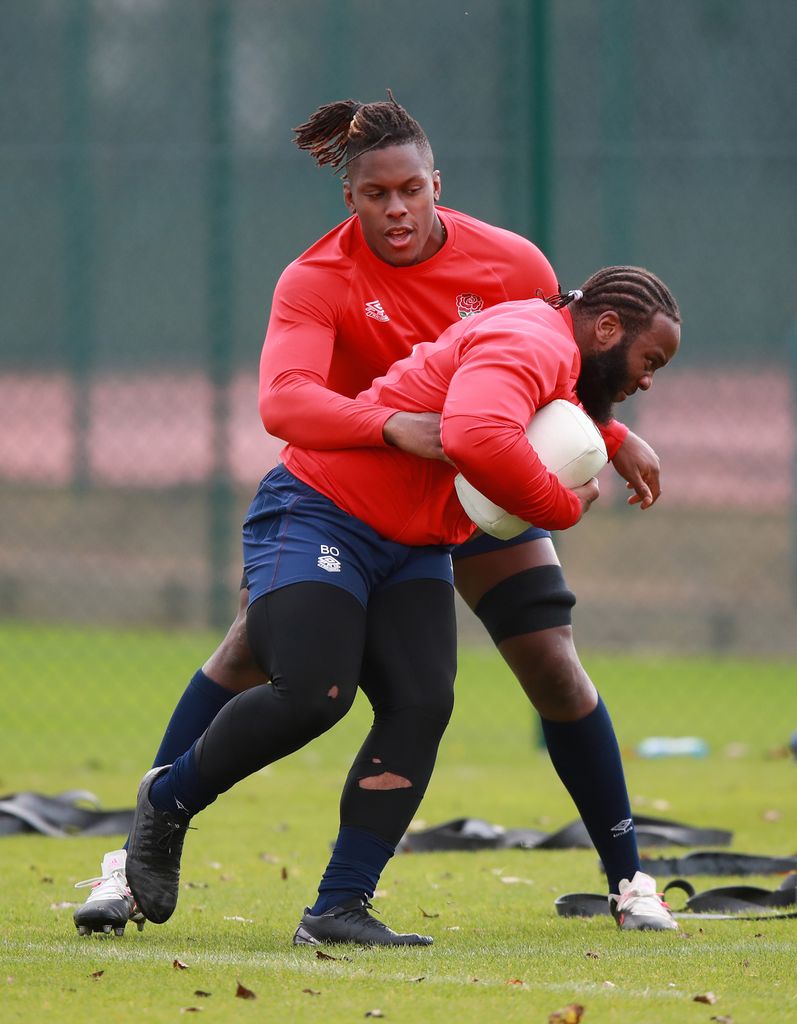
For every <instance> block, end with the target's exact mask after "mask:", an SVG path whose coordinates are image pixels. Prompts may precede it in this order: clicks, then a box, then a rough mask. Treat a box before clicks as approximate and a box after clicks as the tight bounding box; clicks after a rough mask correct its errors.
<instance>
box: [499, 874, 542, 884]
mask: <svg viewBox="0 0 797 1024" xmlns="http://www.w3.org/2000/svg"><path fill="white" fill-rule="evenodd" d="M501 881H502V882H503V883H504V884H505V885H518V884H522V885H534V882H533V881H532V880H531V879H530V878H518V877H517V875H502V876H501Z"/></svg>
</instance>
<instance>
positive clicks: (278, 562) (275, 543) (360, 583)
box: [243, 465, 454, 607]
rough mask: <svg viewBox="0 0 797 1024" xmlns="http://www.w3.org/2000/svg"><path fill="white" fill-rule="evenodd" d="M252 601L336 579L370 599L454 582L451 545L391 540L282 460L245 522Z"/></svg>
mask: <svg viewBox="0 0 797 1024" xmlns="http://www.w3.org/2000/svg"><path fill="white" fill-rule="evenodd" d="M243 548H244V578H245V580H246V582H247V583H248V584H249V604H251V603H252V602H253V601H256V600H257V599H258V598H259V597H262V596H263V595H264V594H268V593H270V592H271V591H272V590H279V589H280V587H286V586H288V585H289V584H291V583H307V582H314V583H330V584H332V585H333V586H336V587H341V588H342V589H343V590H348V591H349V593H350V594H353V595H354V596H355V597H356V598H357V600H358V601H359V602H360V603H361V604H362V605H363V607H365V606H367V604H368V597H369V595H370V594H372V593H374V592H375V591H377V590H379V589H381V588H384V587H389V586H394V585H395V584H396V583H404V582H406V581H407V580H430V579H431V580H443V581H445V582H447V583H449V584H450V585H451V586H452V587H453V585H454V574H453V569H452V566H451V554H450V551H451V549H450V548H449V547H437V546H428V547H409V546H408V545H406V544H397V543H395V542H394V541H389V540H385V539H384V538H383V537H380V536H379V534H378V533H377V532H376V531H375V530H373V529H371V527H370V526H368V524H367V523H364V522H363V521H362V520H361V519H357V518H355V517H354V516H350V515H349V514H348V513H347V512H344V511H343V510H342V509H340V508H338V506H337V505H336V504H335V503H334V502H333V501H330V500H329V498H326V497H325V496H324V495H323V494H319V492H318V491H316V490H314V489H313V488H312V487H309V486H308V485H307V484H305V483H303V482H302V481H301V480H297V478H296V477H295V476H293V475H292V474H291V473H289V472H288V470H287V469H286V468H285V467H284V466H283V465H279V466H277V467H276V468H275V469H272V470H271V472H270V473H268V474H267V475H266V476H265V477H264V478H263V479H262V480H261V482H260V487H259V488H258V491H257V494H256V495H255V497H254V499H253V500H252V504H251V505H250V506H249V511H248V512H247V514H246V519H245V520H244V526H243Z"/></svg>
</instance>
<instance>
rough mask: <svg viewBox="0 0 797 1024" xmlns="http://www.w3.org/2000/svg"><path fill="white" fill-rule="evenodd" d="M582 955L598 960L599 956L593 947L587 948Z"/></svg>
mask: <svg viewBox="0 0 797 1024" xmlns="http://www.w3.org/2000/svg"><path fill="white" fill-rule="evenodd" d="M584 956H585V957H587V959H589V960H600V958H601V955H600V953H596V952H595V950H594V949H588V950H587V952H586V953H585V954H584Z"/></svg>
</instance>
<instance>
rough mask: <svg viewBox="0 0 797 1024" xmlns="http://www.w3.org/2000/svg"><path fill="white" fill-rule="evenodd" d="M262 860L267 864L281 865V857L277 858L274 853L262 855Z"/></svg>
mask: <svg viewBox="0 0 797 1024" xmlns="http://www.w3.org/2000/svg"><path fill="white" fill-rule="evenodd" d="M260 859H261V860H264V861H265V862H266V864H279V862H280V859H279V857H275V856H274V854H273V853H261V854H260Z"/></svg>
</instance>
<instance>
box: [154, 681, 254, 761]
mask: <svg viewBox="0 0 797 1024" xmlns="http://www.w3.org/2000/svg"><path fill="white" fill-rule="evenodd" d="M234 696H235V693H234V692H233V691H232V690H226V689H225V688H224V687H223V686H219V684H218V683H214V682H213V680H212V679H210V678H209V677H208V676H206V675H205V673H204V672H203V671H202V669H201V668H199V669H197V670H196V672H195V673H194V675H193V677H192V678H191V682H190V683H189V684H188V686H187V687H186V688H185V692H184V693H183V695H182V697H181V698H180V700H179V701H178V703H177V707H176V708H175V709H174V711H173V712H172V717H171V719H170V720H169V724H168V725H167V726H166V732H165V733H164V734H163V739H162V740H161V745H160V747H159V749H158V753H157V754H156V755H155V760H154V761H153V762H152V767H153V768H157V767H158V766H159V765H162V764H172V763H173V762H174V761H176V760H177V758H178V757H179V756H180V754H184V753H185V752H186V750H188V748H189V747H190V746H191V745H192V744H193V743H194V741H195V740H198V739H199V737H200V736H201V735H202V733H203V732H204V731H205V729H207V727H208V726H209V725H210V723H211V722H212V721H213V719H214V718H215V717H216V715H217V714H218V713H219V711H221V709H222V708H223V707H224V705H225V704H226V703H227V702H228V701H230V700H232V698H233V697H234Z"/></svg>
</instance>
